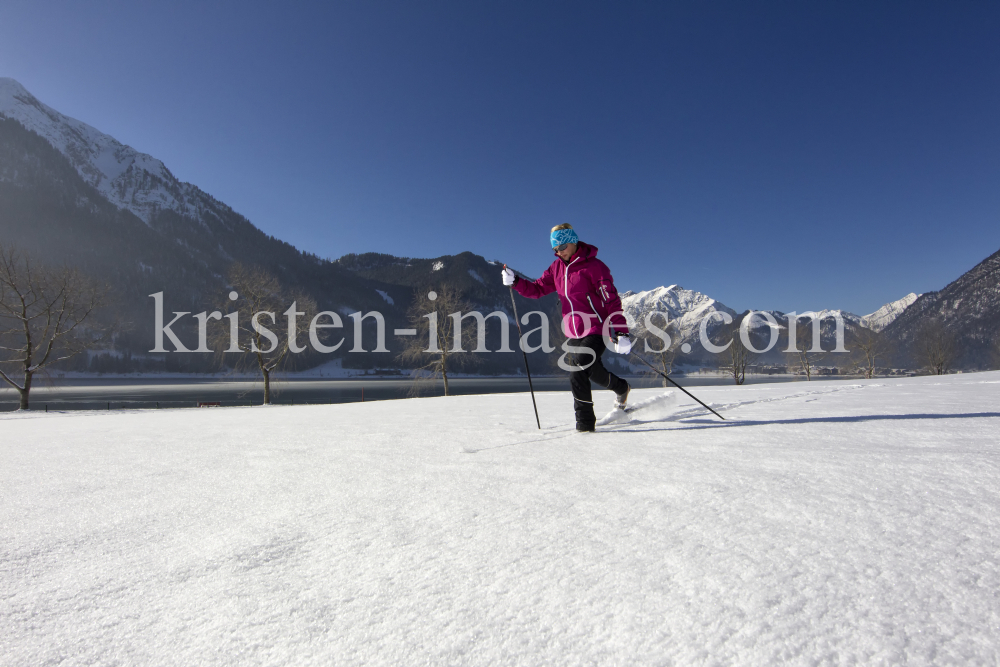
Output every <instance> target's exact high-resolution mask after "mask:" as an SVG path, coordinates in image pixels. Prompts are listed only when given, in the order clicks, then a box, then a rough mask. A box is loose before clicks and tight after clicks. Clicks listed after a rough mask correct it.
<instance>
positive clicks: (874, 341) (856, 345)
mask: <svg viewBox="0 0 1000 667" xmlns="http://www.w3.org/2000/svg"><path fill="white" fill-rule="evenodd" d="M851 339H852V340H851V347H852V348H853V350H854V357H855V363H856V365H857V367H858V369H859V370H860V371H861V373H862V374H863V375H864V376H865V377H866V378H868V379H869V380H870V379H871V378H873V377H874V376H875V368H876V366H877V365H878V360H879V359H882V358H884V357H887V356H888V355H890V354H892V350H893V345H892V342H891V341H890V340H889V339H888V338H887V337H886V336H885V334H883V333H882V332H881V331H875V330H874V329H869V328H868V327H865V326H857V327H855V328H854V329H853V331H852V332H851Z"/></svg>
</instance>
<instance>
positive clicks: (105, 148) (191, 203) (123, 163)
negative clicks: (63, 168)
mask: <svg viewBox="0 0 1000 667" xmlns="http://www.w3.org/2000/svg"><path fill="white" fill-rule="evenodd" d="M0 115H3V116H6V117H7V118H11V119H14V120H16V121H18V122H19V123H21V124H22V125H24V126H25V127H26V128H28V129H29V130H32V131H33V132H36V133H37V134H39V135H41V136H42V137H43V138H45V139H46V140H47V141H48V142H49V143H50V144H52V146H53V147H55V148H56V150H58V151H59V152H60V153H62V154H63V155H65V156H66V157H67V158H69V160H70V162H71V163H72V164H73V166H74V167H75V168H76V170H77V172H78V173H79V174H80V176H81V177H82V178H83V179H84V180H85V181H86V182H87V183H89V184H90V185H92V186H94V187H95V188H96V189H97V190H98V191H99V192H100V193H101V194H102V195H103V196H104V197H105V198H107V199H108V200H109V201H110V202H112V203H113V204H115V205H116V206H118V207H119V208H123V209H127V210H129V211H132V212H133V213H135V214H136V215H137V216H138V217H139V218H141V219H142V220H144V221H145V222H146V223H147V224H148V223H149V222H150V219H151V217H152V215H153V214H154V213H155V212H156V211H158V210H163V209H170V210H173V211H176V212H177V213H179V214H181V215H186V216H189V217H192V218H200V217H201V216H202V215H204V214H205V212H206V211H210V210H211V209H212V208H213V207H218V206H220V204H219V202H216V201H215V200H213V199H212V198H211V197H209V196H208V195H206V194H205V193H204V192H202V191H201V190H199V189H198V188H196V187H195V186H193V185H191V184H189V183H181V182H180V181H178V180H177V179H176V178H174V175H173V174H171V173H170V170H169V169H167V168H166V166H165V165H164V164H163V162H161V161H160V160H157V159H156V158H154V157H151V156H149V155H146V154H145V153H140V152H139V151H137V150H135V149H134V148H132V147H131V146H126V145H125V144H122V143H121V142H119V141H118V140H117V139H115V138H114V137H111V136H109V135H107V134H104V133H103V132H101V131H99V130H97V129H95V128H93V127H91V126H90V125H87V124H86V123H82V122H80V121H78V120H76V119H73V118H70V117H68V116H65V115H63V114H61V113H59V112H58V111H56V110H55V109H53V108H52V107H49V106H47V105H45V104H43V103H41V102H40V101H39V100H38V99H36V98H35V97H34V96H33V95H32V94H31V93H29V92H28V91H27V90H26V89H25V88H24V87H23V86H22V85H21V84H19V83H18V82H17V81H15V80H14V79H10V78H3V77H0Z"/></svg>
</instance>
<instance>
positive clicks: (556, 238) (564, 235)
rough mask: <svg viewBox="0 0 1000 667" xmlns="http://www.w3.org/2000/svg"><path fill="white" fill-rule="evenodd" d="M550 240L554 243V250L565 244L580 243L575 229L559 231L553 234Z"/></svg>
mask: <svg viewBox="0 0 1000 667" xmlns="http://www.w3.org/2000/svg"><path fill="white" fill-rule="evenodd" d="M549 240H550V241H552V247H553V248H558V247H559V246H561V245H562V244H563V243H579V242H580V237H579V236H577V235H576V231H575V230H573V229H557V230H556V231H554V232H552V235H551V236H550V237H549Z"/></svg>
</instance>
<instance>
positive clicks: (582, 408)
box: [566, 334, 628, 425]
mask: <svg viewBox="0 0 1000 667" xmlns="http://www.w3.org/2000/svg"><path fill="white" fill-rule="evenodd" d="M567 343H568V344H569V345H571V346H573V347H585V348H588V349H589V350H591V351H592V352H593V356H591V355H590V354H587V353H586V352H581V353H571V354H567V355H566V360H567V362H568V363H569V365H570V366H586V368H584V369H583V370H578V371H571V372H570V374H569V386H570V389H571V390H572V391H573V409H574V410H575V411H576V422H577V423H578V424H585V425H593V424H595V423H596V422H597V416H596V415H595V414H594V398H593V394H592V393H591V391H590V383H591V382H595V383H597V384H598V385H599V386H601V387H604V388H605V389H610V390H611V391H613V392H615V393H616V394H621V393H624V391H625V390H626V389H628V383H627V382H625V380H623V379H621V378H620V377H618V376H617V375H615V374H614V373H612V372H611V371H609V370H608V369H607V368H605V367H604V364H602V363H601V356H602V355H603V354H604V351H605V350H606V349H607V348H606V347H605V346H604V338H603V337H602V336H601V335H600V334H594V335H592V336H584V337H583V338H571V339H569V340H568V341H567Z"/></svg>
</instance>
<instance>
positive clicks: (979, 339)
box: [885, 251, 1000, 368]
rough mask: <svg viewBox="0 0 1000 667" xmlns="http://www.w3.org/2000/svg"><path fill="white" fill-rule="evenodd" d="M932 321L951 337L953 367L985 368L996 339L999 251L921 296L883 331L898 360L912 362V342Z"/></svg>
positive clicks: (999, 312)
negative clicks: (898, 352)
mask: <svg viewBox="0 0 1000 667" xmlns="http://www.w3.org/2000/svg"><path fill="white" fill-rule="evenodd" d="M932 320H938V321H940V322H941V324H942V325H943V326H944V328H945V329H946V330H947V331H948V332H950V333H951V334H952V335H954V337H955V342H956V344H957V347H958V357H957V358H956V361H955V366H956V367H957V368H986V367H988V366H989V364H990V353H989V348H990V345H991V344H992V343H993V342H994V341H996V340H997V339H998V338H1000V251H997V252H995V253H993V254H992V255H990V256H989V257H987V258H986V259H984V260H983V261H982V262H980V263H979V264H977V265H976V266H975V267H973V268H972V270H970V271H968V272H966V273H965V274H963V275H962V276H961V277H959V278H958V280H955V281H954V282H952V283H951V284H950V285H948V286H947V287H945V288H944V289H942V290H941V291H939V292H928V293H927V294H924V295H923V296H921V297H920V298H919V299H917V300H916V301H915V302H914V303H913V305H912V306H910V307H909V308H907V309H906V310H905V311H904V312H903V313H902V314H901V315H900V316H899V317H898V318H897V319H896V320H895V321H894V322H893V323H892V324H890V325H889V326H888V327H887V328H886V329H885V333H886V335H888V336H891V337H892V338H894V339H895V340H896V341H898V343H899V345H900V350H901V353H902V359H901V361H906V362H908V363H913V359H912V348H913V344H914V341H915V340H916V338H917V337H918V336H919V334H920V330H921V327H923V326H924V325H925V324H926V323H927V322H929V321H932Z"/></svg>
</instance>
